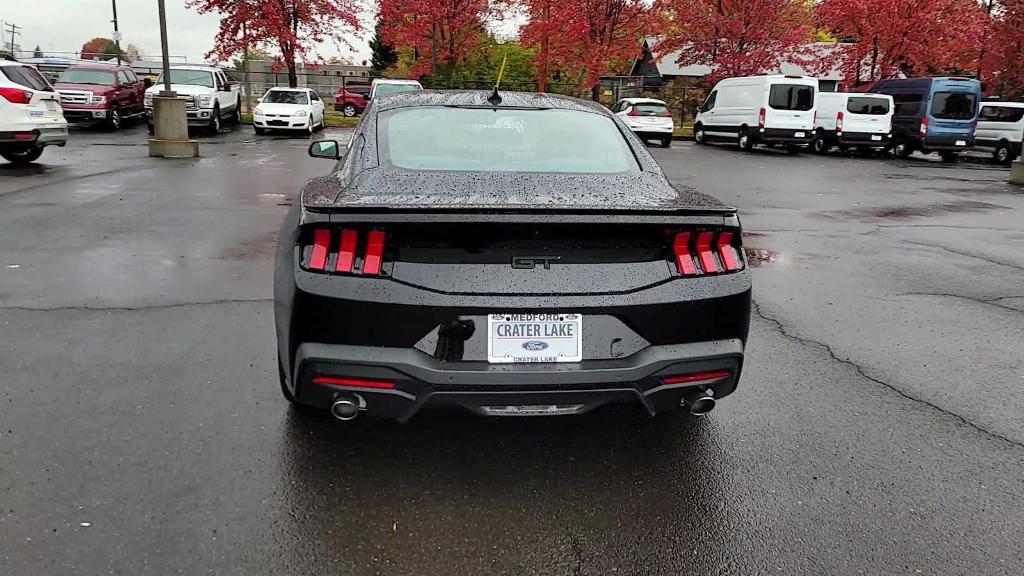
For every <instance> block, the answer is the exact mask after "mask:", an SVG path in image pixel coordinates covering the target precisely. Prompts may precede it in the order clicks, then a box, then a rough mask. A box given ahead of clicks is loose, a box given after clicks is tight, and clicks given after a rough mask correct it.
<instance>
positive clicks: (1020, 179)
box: [1010, 158, 1024, 186]
mask: <svg viewBox="0 0 1024 576" xmlns="http://www.w3.org/2000/svg"><path fill="white" fill-rule="evenodd" d="M1010 184H1016V185H1017V186H1024V158H1017V160H1015V161H1014V163H1013V164H1012V165H1011V166H1010Z"/></svg>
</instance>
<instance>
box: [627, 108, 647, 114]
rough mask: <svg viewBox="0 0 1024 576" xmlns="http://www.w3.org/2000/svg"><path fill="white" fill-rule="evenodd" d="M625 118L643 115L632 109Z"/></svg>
mask: <svg viewBox="0 0 1024 576" xmlns="http://www.w3.org/2000/svg"><path fill="white" fill-rule="evenodd" d="M626 116H643V114H641V113H640V111H639V110H637V109H636V108H634V109H632V110H630V111H629V114H626Z"/></svg>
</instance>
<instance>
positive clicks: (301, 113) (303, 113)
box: [293, 110, 307, 118]
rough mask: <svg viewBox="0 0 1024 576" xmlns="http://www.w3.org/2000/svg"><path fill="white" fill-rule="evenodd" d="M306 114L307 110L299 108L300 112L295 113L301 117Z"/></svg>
mask: <svg viewBox="0 0 1024 576" xmlns="http://www.w3.org/2000/svg"><path fill="white" fill-rule="evenodd" d="M306 114H307V112H306V111H305V110H299V111H298V112H296V113H295V114H293V116H298V117H299V118H305V117H306Z"/></svg>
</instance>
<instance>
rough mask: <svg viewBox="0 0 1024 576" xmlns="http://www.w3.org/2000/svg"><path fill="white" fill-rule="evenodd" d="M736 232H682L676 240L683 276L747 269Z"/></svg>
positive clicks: (677, 263) (678, 259)
mask: <svg viewBox="0 0 1024 576" xmlns="http://www.w3.org/2000/svg"><path fill="white" fill-rule="evenodd" d="M737 240H738V236H737V235H736V233H735V232H732V231H725V232H718V233H715V232H710V231H705V232H698V233H696V234H694V233H691V232H679V233H678V234H676V235H675V238H674V239H673V241H672V253H673V255H674V256H675V261H676V269H677V271H678V272H679V274H680V275H681V276H700V275H704V274H719V273H724V272H735V271H737V270H740V269H742V268H743V260H742V258H741V257H740V251H739V246H738V245H737V244H738V242H737Z"/></svg>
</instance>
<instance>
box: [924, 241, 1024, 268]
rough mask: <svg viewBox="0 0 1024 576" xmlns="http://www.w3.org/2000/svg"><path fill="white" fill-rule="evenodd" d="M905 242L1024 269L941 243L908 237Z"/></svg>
mask: <svg viewBox="0 0 1024 576" xmlns="http://www.w3.org/2000/svg"><path fill="white" fill-rule="evenodd" d="M904 242H907V243H909V244H916V245H918V246H929V247H931V248H938V249H940V250H945V251H946V252H949V253H950V254H957V255H959V256H966V257H967V258H975V259H977V260H981V261H983V262H988V263H989V264H997V265H999V266H1006V267H1007V268H1013V269H1014V270H1024V267H1021V266H1018V265H1016V264H1007V263H1006V262H1001V261H999V260H992V259H991V258H985V257H984V256H978V255H977V254H971V253H970V252H960V251H958V250H953V249H952V248H946V247H945V246H942V245H941V244H929V243H927V242H918V241H917V240H906V239H904Z"/></svg>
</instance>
